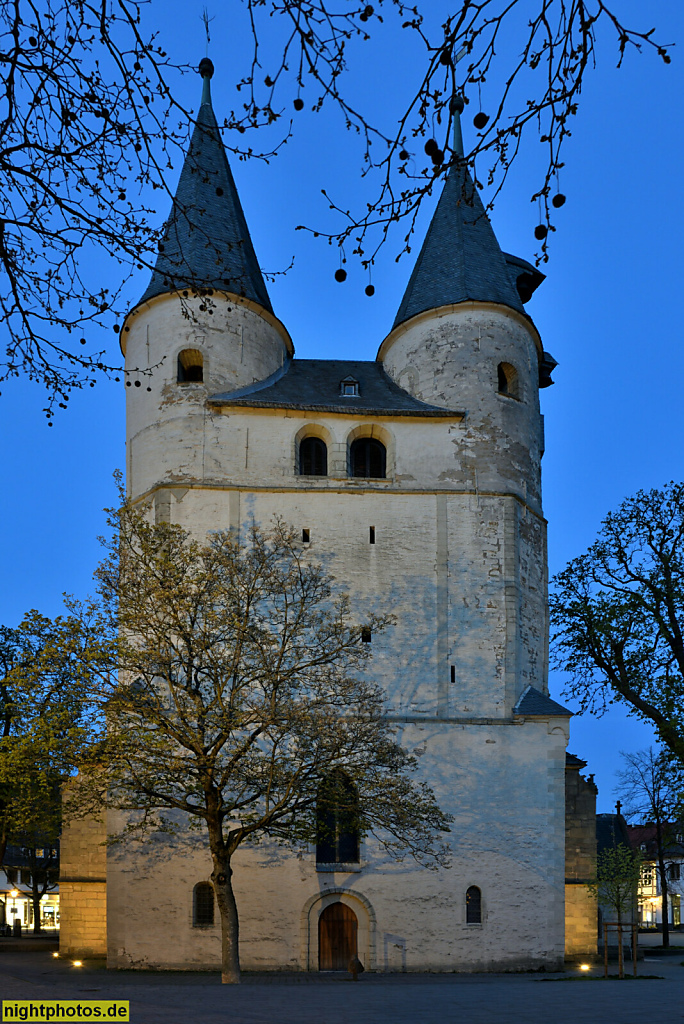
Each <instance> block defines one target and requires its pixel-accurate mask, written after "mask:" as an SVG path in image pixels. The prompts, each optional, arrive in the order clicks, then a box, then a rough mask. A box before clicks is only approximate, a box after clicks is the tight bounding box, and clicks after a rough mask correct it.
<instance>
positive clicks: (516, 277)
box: [393, 160, 544, 327]
mask: <svg viewBox="0 0 684 1024" xmlns="http://www.w3.org/2000/svg"><path fill="white" fill-rule="evenodd" d="M543 280H544V275H543V274H542V273H540V272H539V271H538V270H537V269H536V268H535V267H533V266H532V264H530V263H528V262H527V261H526V260H522V259H520V258H519V257H516V256H511V255H510V254H508V253H503V252H502V251H501V248H500V246H499V243H498V242H497V240H496V235H495V234H494V231H493V229H492V225H491V224H490V222H489V218H488V216H487V214H486V213H485V209H484V206H483V205H482V200H481V198H480V194H479V192H478V190H477V189H476V188H475V185H474V184H473V180H472V178H471V176H470V172H469V171H468V167H467V164H466V163H465V161H463V160H460V161H458V162H457V163H455V164H454V165H453V166H452V168H451V170H450V171H449V175H448V177H447V180H446V182H445V184H444V189H443V191H442V195H441V196H440V199H439V202H438V204H437V209H436V210H435V213H434V216H433V218H432V222H431V224H430V227H429V228H428V232H427V235H426V236H425V241H424V242H423V247H422V249H421V250H420V254H419V256H418V259H417V260H416V265H415V267H414V268H413V273H412V274H411V278H410V280H409V283H408V285H407V288H406V291H405V293H404V297H403V299H402V301H401V305H400V306H399V312H398V313H397V316H396V319H395V321H394V325H393V327H397V326H398V325H399V324H402V323H404V322H405V321H406V320H410V319H411V317H414V316H417V314H418V313H423V312H425V311H426V310H428V309H437V308H439V307H440V306H446V305H451V304H455V303H458V302H467V301H469V300H475V301H481V302H496V303H500V304H501V305H504V306H509V307H510V308H511V309H516V310H518V312H520V313H524V308H523V299H524V301H527V299H529V297H530V296H531V294H532V292H533V291H534V290H535V288H536V287H537V286H538V285H539V284H541V282H542V281H543ZM519 289H520V290H519ZM521 294H522V297H523V298H522V299H521Z"/></svg>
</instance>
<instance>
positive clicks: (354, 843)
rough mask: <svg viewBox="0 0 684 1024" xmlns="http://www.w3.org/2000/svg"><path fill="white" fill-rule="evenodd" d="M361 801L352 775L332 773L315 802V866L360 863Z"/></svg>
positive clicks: (338, 771) (339, 771) (339, 772)
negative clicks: (359, 819)
mask: <svg viewBox="0 0 684 1024" xmlns="http://www.w3.org/2000/svg"><path fill="white" fill-rule="evenodd" d="M358 817H359V798H358V794H357V792H356V786H355V785H354V783H353V782H352V781H351V779H350V778H349V776H348V775H347V774H346V773H345V772H343V771H341V770H339V769H336V770H335V771H333V772H331V774H330V775H329V776H328V778H327V779H326V780H325V781H324V782H323V783H322V784H321V787H320V789H319V791H318V800H317V801H316V832H317V836H316V863H317V864H357V863H358V860H359V821H358Z"/></svg>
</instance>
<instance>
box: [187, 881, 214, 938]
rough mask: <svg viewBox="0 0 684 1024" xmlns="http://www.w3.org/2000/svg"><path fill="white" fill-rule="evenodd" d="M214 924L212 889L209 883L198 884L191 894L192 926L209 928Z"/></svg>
mask: <svg viewBox="0 0 684 1024" xmlns="http://www.w3.org/2000/svg"><path fill="white" fill-rule="evenodd" d="M213 923H214V887H213V885H212V884H211V882H198V883H197V885H196V886H195V888H194V889H193V892H192V926H193V928H209V927H211V925H213Z"/></svg>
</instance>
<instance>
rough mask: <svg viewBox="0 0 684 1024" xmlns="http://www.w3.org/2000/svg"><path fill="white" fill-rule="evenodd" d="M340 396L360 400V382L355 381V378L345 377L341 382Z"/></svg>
mask: <svg viewBox="0 0 684 1024" xmlns="http://www.w3.org/2000/svg"><path fill="white" fill-rule="evenodd" d="M340 394H341V395H342V397H343V398H358V397H359V382H358V380H354V378H353V377H345V378H344V380H342V381H340Z"/></svg>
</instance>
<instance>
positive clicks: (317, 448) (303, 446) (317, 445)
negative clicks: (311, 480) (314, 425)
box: [299, 437, 328, 476]
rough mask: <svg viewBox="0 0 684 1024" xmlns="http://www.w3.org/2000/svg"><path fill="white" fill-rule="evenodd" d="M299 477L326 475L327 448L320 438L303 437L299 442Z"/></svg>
mask: <svg viewBox="0 0 684 1024" xmlns="http://www.w3.org/2000/svg"><path fill="white" fill-rule="evenodd" d="M299 475H300V476H327V475H328V448H327V445H326V443H325V441H323V440H321V438H320V437H305V438H303V439H302V440H301V441H300V443H299Z"/></svg>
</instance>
